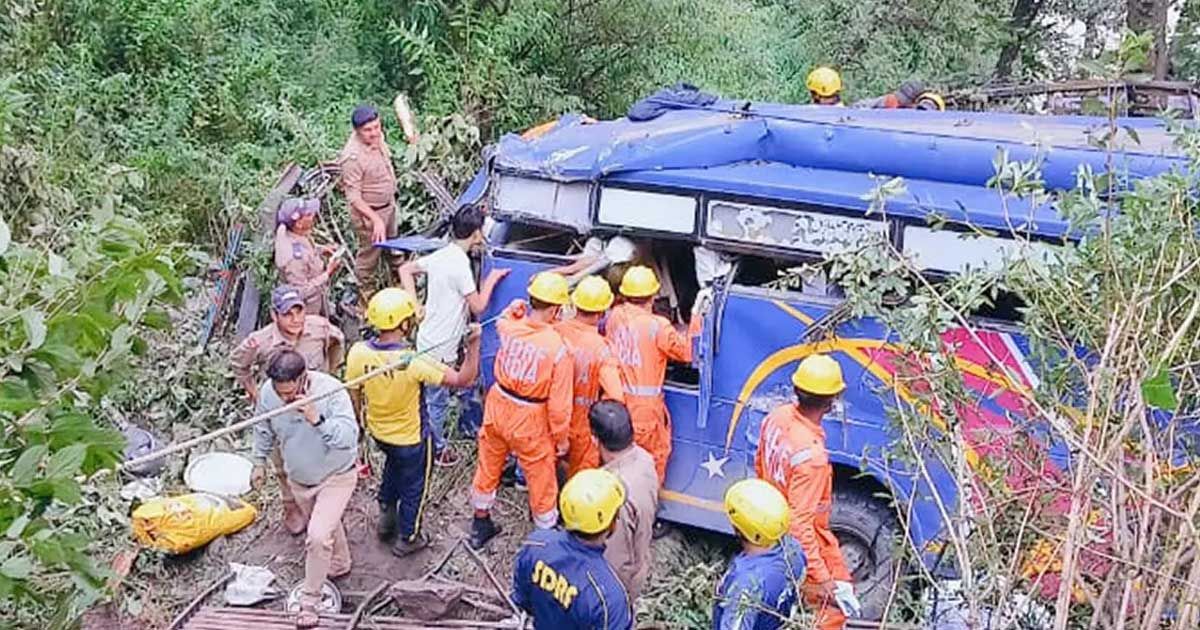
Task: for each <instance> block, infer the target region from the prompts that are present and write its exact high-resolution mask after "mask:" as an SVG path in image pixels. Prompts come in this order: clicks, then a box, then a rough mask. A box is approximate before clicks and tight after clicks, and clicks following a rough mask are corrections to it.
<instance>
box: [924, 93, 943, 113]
mask: <svg viewBox="0 0 1200 630" xmlns="http://www.w3.org/2000/svg"><path fill="white" fill-rule="evenodd" d="M930 104H931V105H933V107H929V105H930ZM917 109H937V110H938V111H939V112H944V111H946V101H945V99H943V98H942V95H941V94H938V93H937V92H926V93H924V94H922V95H920V96H918V97H917Z"/></svg>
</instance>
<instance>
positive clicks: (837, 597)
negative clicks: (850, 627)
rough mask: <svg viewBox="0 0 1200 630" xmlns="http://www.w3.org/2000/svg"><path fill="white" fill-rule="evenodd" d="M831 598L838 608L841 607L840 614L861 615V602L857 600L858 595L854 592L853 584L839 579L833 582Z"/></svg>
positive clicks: (848, 615)
mask: <svg viewBox="0 0 1200 630" xmlns="http://www.w3.org/2000/svg"><path fill="white" fill-rule="evenodd" d="M833 599H834V601H835V602H837V605H838V608H841V609H842V614H844V615H846V616H847V617H859V616H861V615H862V603H860V602H859V601H858V596H857V595H855V594H854V585H853V584H851V583H849V582H841V581H836V582H834V583H833Z"/></svg>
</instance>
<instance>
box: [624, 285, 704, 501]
mask: <svg viewBox="0 0 1200 630" xmlns="http://www.w3.org/2000/svg"><path fill="white" fill-rule="evenodd" d="M659 286H660V285H659V282H658V278H657V277H656V276H655V275H654V272H653V271H651V270H650V268H649V267H642V266H636V267H630V268H629V270H627V271H626V272H625V276H624V277H623V278H621V288H620V291H621V295H623V296H625V302H623V303H622V304H619V305H618V306H617V307H616V308H614V309H613V310H612V313H611V314H610V315H609V317H608V324H607V327H606V330H605V336H607V337H608V339H609V343H610V344H611V345H612V349H613V351H614V352H616V354H617V363H618V365H619V366H620V368H621V381H622V383H623V384H624V388H625V406H626V407H628V408H629V415H630V416H632V418H633V441H634V442H635V443H637V445H638V446H640V447H642V448H644V449H646V451H647V452H649V453H650V455H651V456H653V457H654V468H655V470H656V471H657V472H658V483H659V485H662V482H663V480H664V479H665V478H666V475H667V457H668V456H669V455H670V454H671V418H670V416H669V415H668V414H667V406H666V403H665V402H664V401H663V392H662V386H663V379H664V378H665V377H666V373H667V361H679V362H682V363H691V361H692V342H693V341H694V340H695V339H696V337H697V336H699V335H700V330H701V328H702V326H703V319H704V318H703V317H702V316H701V315H700V314H699V313H698V312H694V313H692V322H691V326H690V327H689V328H688V332H687V334H684V333H681V332H679V331H678V330H675V327H674V326H672V325H671V322H670V320H668V319H667V318H665V317H663V316H661V315H656V314H654V313H653V312H652V311H651V305H652V303H653V301H654V296H655V295H656V294H657V293H658V288H659Z"/></svg>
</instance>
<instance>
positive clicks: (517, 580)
mask: <svg viewBox="0 0 1200 630" xmlns="http://www.w3.org/2000/svg"><path fill="white" fill-rule="evenodd" d="M624 503H625V486H623V485H622V484H621V480H620V479H618V478H617V477H616V475H613V474H612V473H611V472H609V471H607V470H602V469H590V470H581V471H579V472H578V473H576V474H575V476H574V477H571V480H570V481H568V482H567V484H566V485H565V486H563V489H562V496H561V497H560V498H559V512H560V513H561V514H562V520H563V525H564V527H565V529H539V530H534V532H533V533H532V534H530V535H529V538H527V539H525V543H524V544H523V545H522V546H521V550H520V551H519V552H517V563H516V570H515V571H514V572H513V593H512V599H513V602H514V603H515V604H516V605H517V606H519V607H521V609H522V610H524V611H525V612H527V613H529V614H531V615H533V627H534V629H535V630H572V629H576V628H578V629H579V630H628V629H629V628H632V627H633V614H632V612H631V611H630V610H629V597H628V595H626V593H625V587H624V586H622V585H621V582H620V580H618V579H617V574H616V573H614V572H613V570H612V567H610V566H609V565H608V562H606V561H605V560H604V541H605V540H606V539H607V538H608V536H609V534H611V533H612V531H613V526H614V524H615V522H616V519H615V517H616V515H617V511H618V510H620V509H621V505H622V504H624Z"/></svg>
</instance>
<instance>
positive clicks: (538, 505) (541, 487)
mask: <svg viewBox="0 0 1200 630" xmlns="http://www.w3.org/2000/svg"><path fill="white" fill-rule="evenodd" d="M528 293H529V307H530V308H529V309H528V312H526V311H527V309H526V308H525V304H524V303H522V302H519V301H518V302H514V303H513V304H512V305H510V306H509V307H508V309H506V311H505V314H504V316H503V317H502V318H501V319H500V320H499V321H498V322H497V323H496V330H497V332H498V333H499V335H500V350H499V352H498V353H497V354H496V363H495V368H494V371H495V381H496V382H495V383H494V384H493V385H492V387H491V389H489V390H488V393H487V399H486V400H485V401H484V406H483V409H484V412H483V427H482V428H481V429H480V430H479V442H478V444H479V463H478V464H476V466H475V479H474V481H473V482H472V485H471V506H472V507H473V508H474V509H475V518H474V520H473V521H472V523H471V540H470V543H471V546H472V547H474V548H475V549H480V548H482V547H483V546H484V545H486V544H487V542H488V541H489V540H491V539H492V538H493V537H495V536H496V534H498V533H500V527H499V526H498V525H496V524H495V523H494V522H492V517H491V514H490V510H491V508H492V504H493V503H495V501H496V489H497V488H498V487H499V486H500V475H501V473H502V472H503V471H504V462H505V459H506V458H507V457H508V455H509V453H512V454H514V455H516V457H517V462H518V463H519V464H520V465H521V469H522V470H523V471H524V472H525V477H526V480H527V482H528V484H529V507H530V509H531V510H532V512H533V522H534V524H535V525H537V526H538V527H540V528H542V529H549V528H551V527H554V525H555V524H556V523H557V522H558V508H557V507H556V505H557V502H558V478H557V475H556V468H557V460H558V459H559V458H563V457H566V455H567V430H568V427H569V426H570V422H571V405H572V400H571V387H572V384H573V383H574V380H575V363H574V362H573V361H567V360H565V359H566V358H567V345H566V344H565V343H563V340H562V337H561V336H560V335H559V334H558V332H557V331H555V329H554V322H555V321H556V320H557V319H558V314H559V311H560V310H561V308H562V306H563V305H564V304H566V303H567V301H568V300H569V299H570V290H569V289H568V288H567V280H566V278H563V277H562V276H561V275H559V274H556V273H551V272H542V273H539V274H537V275H536V276H534V277H533V280H532V281H531V282H530V283H529V289H528Z"/></svg>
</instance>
